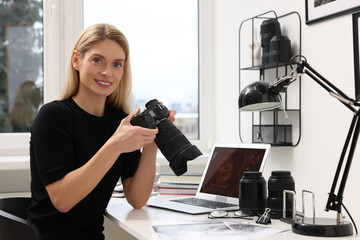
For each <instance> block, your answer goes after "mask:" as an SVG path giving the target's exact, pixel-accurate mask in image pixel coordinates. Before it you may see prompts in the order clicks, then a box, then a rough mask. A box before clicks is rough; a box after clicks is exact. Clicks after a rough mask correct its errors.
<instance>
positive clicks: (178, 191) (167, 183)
mask: <svg viewBox="0 0 360 240" xmlns="http://www.w3.org/2000/svg"><path fill="white" fill-rule="evenodd" d="M200 180H201V173H199V174H197V173H185V174H183V175H181V176H176V175H174V174H173V173H162V174H161V175H160V194H161V195H190V196H193V195H195V194H196V192H197V189H198V187H199V184H200Z"/></svg>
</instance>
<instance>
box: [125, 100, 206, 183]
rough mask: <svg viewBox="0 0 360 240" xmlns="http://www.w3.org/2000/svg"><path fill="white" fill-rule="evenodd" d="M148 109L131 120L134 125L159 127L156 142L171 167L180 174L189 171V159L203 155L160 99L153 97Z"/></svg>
mask: <svg viewBox="0 0 360 240" xmlns="http://www.w3.org/2000/svg"><path fill="white" fill-rule="evenodd" d="M145 107H146V109H145V110H144V111H143V112H141V113H138V114H136V115H135V116H134V117H133V119H132V120H131V124H132V125H134V126H141V127H145V128H151V129H155V128H156V127H157V128H158V129H159V133H158V134H157V135H156V138H155V143H156V145H157V146H158V148H159V149H160V151H161V153H162V154H163V155H164V156H165V158H166V159H167V160H168V161H169V165H170V168H171V169H172V171H173V172H174V173H175V174H176V175H177V176H180V175H182V174H184V173H185V172H186V171H187V161H189V160H193V159H195V158H197V157H198V156H200V155H202V153H201V152H200V150H199V149H198V148H197V147H196V146H195V145H192V144H191V143H190V142H189V140H188V139H187V138H186V137H185V136H184V135H183V134H182V133H181V131H180V130H179V129H178V128H177V127H176V126H175V125H174V124H173V123H172V122H171V121H170V120H169V119H167V117H168V116H169V110H168V109H167V108H166V107H165V106H164V105H163V104H161V103H160V102H159V101H158V100H156V99H153V100H150V101H149V102H147V103H146V104H145Z"/></svg>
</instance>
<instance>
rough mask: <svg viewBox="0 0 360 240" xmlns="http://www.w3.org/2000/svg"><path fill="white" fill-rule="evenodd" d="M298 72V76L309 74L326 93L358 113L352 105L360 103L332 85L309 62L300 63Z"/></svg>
mask: <svg viewBox="0 0 360 240" xmlns="http://www.w3.org/2000/svg"><path fill="white" fill-rule="evenodd" d="M296 72H297V73H298V74H304V73H305V74H307V75H308V76H309V77H311V78H312V79H313V80H314V81H315V82H317V83H318V84H319V85H320V86H321V87H323V88H324V89H325V90H326V91H328V92H329V93H330V95H331V96H333V97H335V98H336V99H338V100H339V101H340V102H341V103H343V104H344V105H345V106H346V107H347V108H349V109H350V110H351V111H352V112H356V111H357V110H356V109H355V108H353V107H352V105H356V106H358V103H357V102H356V101H355V100H354V99H352V98H350V97H348V96H347V95H346V94H345V93H344V92H342V91H341V90H340V89H339V88H337V87H336V86H335V85H334V84H332V83H331V82H330V81H328V80H327V79H326V78H325V77H323V76H322V75H321V74H320V73H318V72H317V71H316V70H315V69H313V68H312V67H311V66H310V65H309V64H308V62H307V61H300V62H299V63H298V66H297V68H296Z"/></svg>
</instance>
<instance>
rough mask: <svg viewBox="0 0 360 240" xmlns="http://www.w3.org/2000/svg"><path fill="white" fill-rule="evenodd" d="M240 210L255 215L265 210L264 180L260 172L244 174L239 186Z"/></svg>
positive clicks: (265, 193)
mask: <svg viewBox="0 0 360 240" xmlns="http://www.w3.org/2000/svg"><path fill="white" fill-rule="evenodd" d="M239 188H240V189H239V207H240V210H250V211H252V215H257V214H258V213H259V212H262V211H264V209H265V208H266V201H267V191H266V180H265V179H264V177H263V176H262V173H261V172H244V176H243V177H242V178H241V180H240V184H239Z"/></svg>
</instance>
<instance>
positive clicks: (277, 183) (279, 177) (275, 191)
mask: <svg viewBox="0 0 360 240" xmlns="http://www.w3.org/2000/svg"><path fill="white" fill-rule="evenodd" d="M284 190H289V191H295V181H294V179H293V177H292V176H291V172H290V171H272V172H271V176H270V177H269V180H268V191H269V198H268V207H269V208H271V216H272V218H275V219H280V218H281V217H282V214H283V191H284ZM286 206H287V207H286V217H289V218H291V216H292V211H293V206H292V198H291V197H290V196H289V197H288V198H287V199H286Z"/></svg>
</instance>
